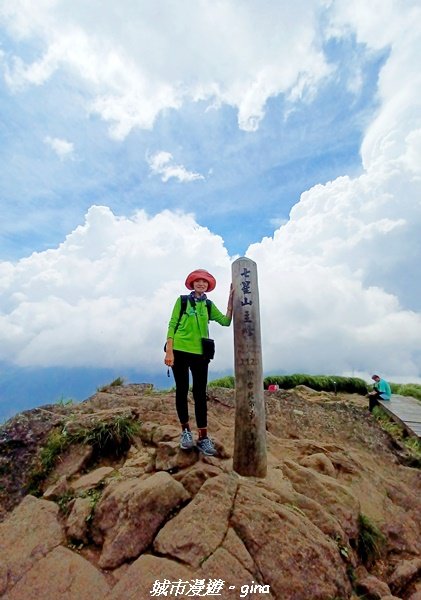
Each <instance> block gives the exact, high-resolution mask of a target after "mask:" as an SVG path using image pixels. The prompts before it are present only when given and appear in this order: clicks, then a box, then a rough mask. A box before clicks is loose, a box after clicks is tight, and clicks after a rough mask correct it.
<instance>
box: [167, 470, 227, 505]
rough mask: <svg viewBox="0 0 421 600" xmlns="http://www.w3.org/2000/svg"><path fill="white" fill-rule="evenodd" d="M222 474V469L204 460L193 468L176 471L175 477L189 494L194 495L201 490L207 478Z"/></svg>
mask: <svg viewBox="0 0 421 600" xmlns="http://www.w3.org/2000/svg"><path fill="white" fill-rule="evenodd" d="M220 474H221V469H220V468H219V467H216V466H214V465H210V464H207V463H204V462H199V463H196V465H194V466H193V467H192V468H191V469H188V470H186V471H182V472H181V473H176V474H175V475H174V479H177V481H180V483H182V484H183V486H184V487H185V488H186V490H187V491H188V492H189V494H190V495H191V496H192V497H193V496H195V495H196V494H197V492H198V491H199V490H200V488H201V487H202V485H203V484H204V483H205V481H206V480H207V479H210V478H211V477H216V476H217V475H220Z"/></svg>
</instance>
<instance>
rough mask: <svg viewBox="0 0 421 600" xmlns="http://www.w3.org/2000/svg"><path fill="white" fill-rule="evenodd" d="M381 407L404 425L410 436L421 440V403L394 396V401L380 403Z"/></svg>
mask: <svg viewBox="0 0 421 600" xmlns="http://www.w3.org/2000/svg"><path fill="white" fill-rule="evenodd" d="M379 404H380V406H381V407H382V408H383V409H384V410H385V412H387V414H388V415H390V416H391V417H392V419H393V420H394V421H396V422H397V423H399V424H400V425H402V426H403V427H404V428H405V429H406V430H407V432H408V433H409V435H415V436H417V437H418V438H421V402H420V401H419V400H417V399H416V398H412V397H411V396H399V395H398V394H392V399H391V400H388V401H385V400H380V401H379Z"/></svg>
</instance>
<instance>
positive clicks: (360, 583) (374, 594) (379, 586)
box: [355, 574, 391, 600]
mask: <svg viewBox="0 0 421 600" xmlns="http://www.w3.org/2000/svg"><path fill="white" fill-rule="evenodd" d="M355 590H356V591H357V593H358V594H359V595H361V596H363V597H364V598H367V599H369V600H381V598H383V597H384V596H390V595H391V591H390V588H389V586H388V585H387V583H384V581H381V580H380V579H377V577H375V576H374V575H369V574H367V575H364V576H362V577H361V578H358V577H357V579H356V581H355Z"/></svg>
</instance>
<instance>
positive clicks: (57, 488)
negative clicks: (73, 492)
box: [42, 475, 69, 500]
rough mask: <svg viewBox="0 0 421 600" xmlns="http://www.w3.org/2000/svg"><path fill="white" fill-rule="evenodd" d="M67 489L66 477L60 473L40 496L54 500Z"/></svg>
mask: <svg viewBox="0 0 421 600" xmlns="http://www.w3.org/2000/svg"><path fill="white" fill-rule="evenodd" d="M68 491H69V484H68V482H67V477H66V476H65V475H62V476H61V477H60V479H59V480H58V481H56V483H53V484H52V485H50V487H49V488H47V490H46V491H45V492H44V493H43V495H42V497H43V498H44V500H56V499H57V498H60V496H63V494H65V493H66V492H68Z"/></svg>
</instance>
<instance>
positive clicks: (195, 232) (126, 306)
mask: <svg viewBox="0 0 421 600" xmlns="http://www.w3.org/2000/svg"><path fill="white" fill-rule="evenodd" d="M199 266H200V267H203V268H208V269H209V270H212V272H213V273H214V274H215V276H216V278H217V280H218V288H217V291H216V292H215V294H213V295H214V299H215V301H216V302H217V303H219V304H220V306H221V307H222V308H223V309H224V308H225V305H226V300H227V295H228V288H229V283H228V281H229V257H228V255H227V252H226V250H225V249H224V247H223V243H222V239H221V238H220V237H218V236H215V235H214V234H212V233H210V232H209V231H208V230H207V229H206V228H204V227H200V226H199V225H198V224H197V223H196V222H195V220H194V218H193V217H192V216H189V215H178V214H175V213H171V212H169V211H164V212H163V213H160V214H159V215H156V216H155V217H153V218H151V217H148V216H147V215H146V214H145V213H144V212H138V213H136V215H135V216H134V217H133V218H131V219H128V218H123V217H116V216H114V215H113V213H112V212H111V211H110V210H109V209H108V208H106V207H101V206H93V207H92V208H91V209H90V210H89V212H88V214H87V216H86V221H85V223H84V224H83V225H81V226H79V227H78V228H77V229H75V231H73V232H72V233H71V234H70V235H68V236H67V238H66V240H65V241H64V242H63V243H62V244H61V245H60V246H59V247H58V248H56V249H52V250H47V251H45V252H40V253H34V254H32V255H31V256H30V257H28V258H25V259H22V260H20V261H19V262H18V263H16V264H11V263H7V262H3V263H0V291H1V297H2V300H1V305H0V347H1V350H0V360H9V361H11V362H15V363H17V364H19V365H38V366H47V365H67V366H72V365H73V366H84V365H86V366H92V365H96V366H98V365H103V366H118V365H132V366H138V367H139V366H140V367H143V368H148V369H149V368H150V369H152V370H156V371H158V370H159V369H160V368H163V363H162V361H163V353H162V346H163V341H164V340H165V335H166V327H167V323H168V319H169V315H170V311H171V310H172V306H173V303H174V301H175V299H176V297H177V295H178V294H180V293H183V290H184V292H185V291H186V290H185V288H184V280H185V277H186V275H187V273H188V272H190V271H191V270H193V269H194V268H197V267H199ZM229 333H230V332H228V331H225V332H219V334H220V335H222V338H224V335H225V339H226V337H227V336H228V335H229ZM228 353H229V349H228V346H226V349H225V350H224V351H222V350H221V352H220V358H219V359H220V361H221V360H222V359H223V357H225V359H226V357H227V354H228Z"/></svg>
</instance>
